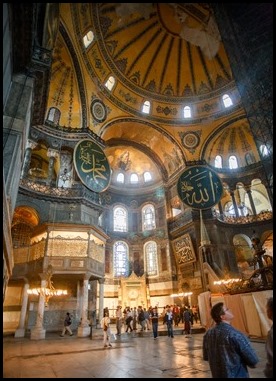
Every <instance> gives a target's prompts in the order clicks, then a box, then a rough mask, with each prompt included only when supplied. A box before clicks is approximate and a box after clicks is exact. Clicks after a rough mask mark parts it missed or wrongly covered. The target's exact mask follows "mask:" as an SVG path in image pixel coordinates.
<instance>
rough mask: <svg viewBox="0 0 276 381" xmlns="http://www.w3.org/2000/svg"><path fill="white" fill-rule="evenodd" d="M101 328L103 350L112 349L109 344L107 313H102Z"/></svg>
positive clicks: (108, 319)
mask: <svg viewBox="0 0 276 381" xmlns="http://www.w3.org/2000/svg"><path fill="white" fill-rule="evenodd" d="M101 327H102V329H103V343H104V348H107V347H112V345H111V342H110V334H111V332H110V318H109V314H108V311H105V312H104V317H103V318H102V320H101Z"/></svg>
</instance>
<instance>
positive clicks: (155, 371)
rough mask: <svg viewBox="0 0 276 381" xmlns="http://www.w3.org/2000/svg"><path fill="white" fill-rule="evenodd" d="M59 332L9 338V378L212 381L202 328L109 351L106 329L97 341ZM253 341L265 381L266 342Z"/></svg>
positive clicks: (96, 334)
mask: <svg viewBox="0 0 276 381" xmlns="http://www.w3.org/2000/svg"><path fill="white" fill-rule="evenodd" d="M112 330H113V332H115V329H114V327H113V328H112ZM59 333H60V332H58V333H47V335H46V339H45V340H30V338H14V337H12V336H7V337H4V339H3V378H211V373H210V370H209V365H208V363H207V362H205V361H203V360H202V337H203V334H204V333H203V330H202V328H201V327H195V328H194V329H193V333H192V337H190V338H188V337H185V336H184V335H182V329H180V328H178V329H175V335H174V338H169V337H167V336H166V331H165V329H164V328H163V327H160V332H159V333H160V335H159V337H158V338H157V339H156V340H154V339H153V337H152V332H151V331H149V332H143V333H142V332H138V333H137V334H134V333H123V334H122V335H121V336H119V337H117V338H116V340H115V337H114V336H113V337H112V348H103V339H102V330H101V329H93V331H92V338H90V337H89V338H88V337H87V338H79V337H77V335H74V336H72V337H70V336H65V337H63V338H62V337H59ZM251 341H252V345H253V347H254V348H255V349H256V351H257V354H258V356H259V359H260V362H259V363H258V365H257V367H256V368H255V369H250V370H249V372H250V376H251V378H265V377H264V375H263V368H264V365H265V344H264V340H260V339H255V340H253V339H252V340H251Z"/></svg>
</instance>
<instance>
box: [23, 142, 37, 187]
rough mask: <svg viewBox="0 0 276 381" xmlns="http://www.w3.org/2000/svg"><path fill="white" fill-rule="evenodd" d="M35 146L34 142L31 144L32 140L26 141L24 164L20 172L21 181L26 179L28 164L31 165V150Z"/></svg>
mask: <svg viewBox="0 0 276 381" xmlns="http://www.w3.org/2000/svg"><path fill="white" fill-rule="evenodd" d="M36 146H37V143H36V142H33V141H32V140H28V141H27V147H26V151H25V156H24V163H23V167H22V171H21V179H23V178H24V177H27V175H28V171H29V168H30V163H31V157H32V150H33V149H34V148H35V147H36Z"/></svg>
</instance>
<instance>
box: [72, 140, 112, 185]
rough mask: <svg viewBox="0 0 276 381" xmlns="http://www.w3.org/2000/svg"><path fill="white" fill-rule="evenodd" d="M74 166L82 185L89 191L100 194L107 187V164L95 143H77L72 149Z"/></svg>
mask: <svg viewBox="0 0 276 381" xmlns="http://www.w3.org/2000/svg"><path fill="white" fill-rule="evenodd" d="M74 165H75V169H76V172H77V174H78V176H79V178H80V179H81V181H82V183H83V184H84V185H85V186H86V187H87V188H89V189H90V190H92V191H94V192H102V191H104V190H105V189H106V188H107V187H108V186H109V183H110V180H111V171H110V166H109V162H108V160H107V157H106V155H105V153H104V152H103V150H102V148H101V147H100V146H99V145H98V144H97V143H95V142H93V141H92V140H89V139H84V140H81V141H80V142H78V144H77V145H76V146H75V149H74Z"/></svg>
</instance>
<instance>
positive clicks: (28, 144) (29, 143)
mask: <svg viewBox="0 0 276 381" xmlns="http://www.w3.org/2000/svg"><path fill="white" fill-rule="evenodd" d="M36 146H37V142H34V141H33V140H31V139H28V140H27V144H26V148H31V149H35V147H36Z"/></svg>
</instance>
